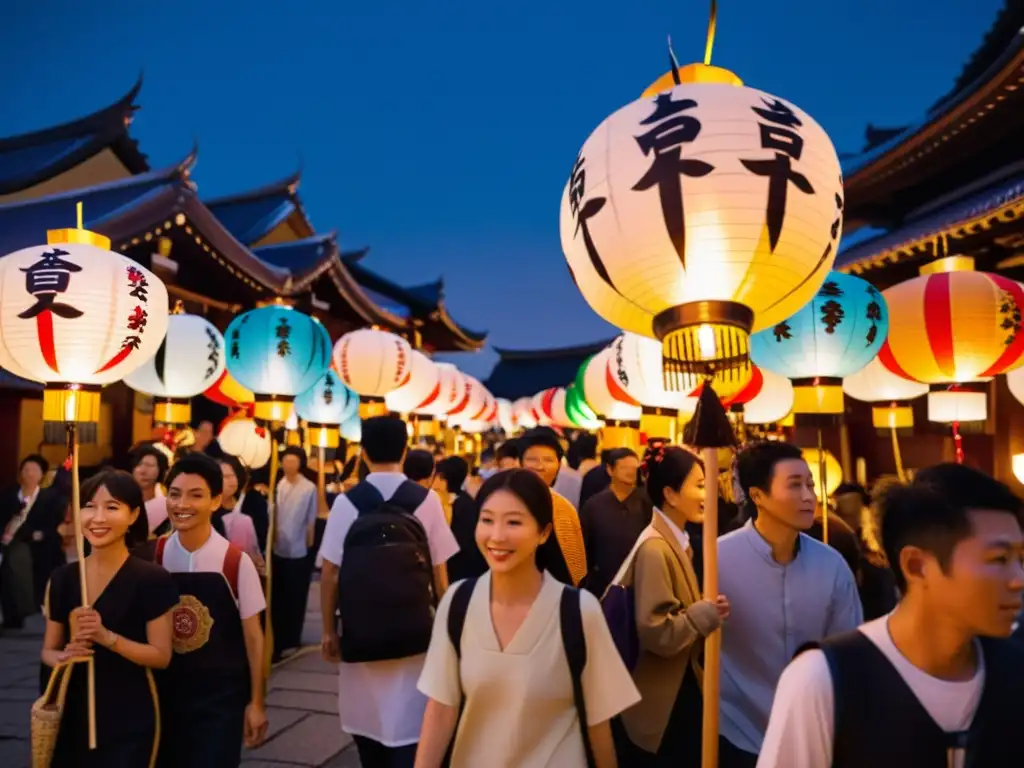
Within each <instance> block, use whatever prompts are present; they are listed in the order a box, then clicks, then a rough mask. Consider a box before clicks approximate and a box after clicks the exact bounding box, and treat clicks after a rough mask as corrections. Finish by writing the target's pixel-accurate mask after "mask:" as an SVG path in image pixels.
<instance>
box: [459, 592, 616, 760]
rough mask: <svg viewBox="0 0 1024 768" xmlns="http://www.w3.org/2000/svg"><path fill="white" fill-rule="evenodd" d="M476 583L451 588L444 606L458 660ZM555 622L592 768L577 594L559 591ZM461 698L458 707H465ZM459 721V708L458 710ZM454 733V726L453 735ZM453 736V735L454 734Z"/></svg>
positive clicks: (584, 651) (583, 637)
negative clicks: (559, 629)
mask: <svg viewBox="0 0 1024 768" xmlns="http://www.w3.org/2000/svg"><path fill="white" fill-rule="evenodd" d="M474 587H476V579H466V580H465V581H463V582H461V583H460V584H457V585H456V586H455V588H454V589H455V593H454V594H453V595H452V602H451V605H449V606H448V640H449V642H451V644H452V647H453V648H454V649H455V655H456V656H457V657H458V658H459V660H460V661H461V660H462V630H463V628H464V627H465V626H466V612H467V611H468V610H469V600H470V598H471V597H472V596H473V588H474ZM559 619H560V622H561V625H562V648H563V649H564V651H565V660H566V661H567V662H568V664H569V675H570V677H572V700H573V704H574V705H575V706H576V717H577V719H578V720H579V721H580V735H581V737H582V738H583V752H584V754H585V755H586V758H587V768H595V766H596V765H597V762H596V761H595V760H594V748H593V746H592V745H591V743H590V730H589V727H588V726H587V702H586V700H585V699H584V698H583V668H584V667H586V666H587V637H586V635H585V634H584V633H583V614H582V613H581V612H580V591H579V590H578V589H575V588H573V587H568V586H566V587H562V601H561V603H560V604H559ZM465 702H466V699H465V697H463V699H462V703H463V706H464V705H465ZM459 718H460V719H461V718H462V708H461V707H460V708H459ZM457 731H458V723H457V722H456V728H455V731H454V732H457ZM454 732H453V733H454ZM454 746H455V737H454V735H453V736H452V743H451V744H449V745H448V753H447V754H446V755H445V760H444V765H445V766H447V765H449V764H450V762H451V753H452V748H453V747H454Z"/></svg>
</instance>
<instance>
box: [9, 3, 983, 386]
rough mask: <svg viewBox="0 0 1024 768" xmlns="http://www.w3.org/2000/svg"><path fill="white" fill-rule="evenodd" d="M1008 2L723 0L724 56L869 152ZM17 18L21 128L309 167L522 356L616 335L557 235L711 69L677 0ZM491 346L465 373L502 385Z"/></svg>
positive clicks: (20, 14) (924, 99)
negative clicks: (675, 78) (86, 119)
mask: <svg viewBox="0 0 1024 768" xmlns="http://www.w3.org/2000/svg"><path fill="white" fill-rule="evenodd" d="M1000 4H1001V2H1000V0H776V2H764V0H722V1H721V2H720V8H719V32H718V40H717V43H716V46H715V59H714V60H715V63H718V64H721V65H722V66H726V67H728V68H730V69H732V70H734V71H735V72H736V73H737V74H739V75H740V76H741V77H742V78H743V79H744V80H745V81H746V82H747V83H748V84H749V85H751V86H753V87H757V88H761V89H764V90H767V91H769V92H772V93H776V94H778V95H780V96H783V97H786V98H788V99H791V100H792V101H794V102H795V103H797V104H799V105H800V106H801V107H802V108H803V109H805V110H806V111H807V112H809V113H810V114H811V115H812V116H814V117H815V118H816V119H817V120H818V122H820V123H821V124H822V125H823V126H824V127H825V129H826V130H827V131H829V133H830V134H831V135H832V138H833V140H834V142H835V144H836V147H837V148H838V149H839V150H840V151H856V150H858V149H860V147H861V144H862V136H863V130H864V126H865V124H866V123H867V122H868V121H871V122H874V123H875V124H876V125H883V126H889V125H901V124H904V123H906V122H908V121H910V120H913V119H915V118H917V117H919V116H920V115H921V114H922V113H923V112H924V110H925V109H927V107H928V106H929V105H930V104H931V103H932V102H933V101H934V100H935V99H936V98H937V97H938V96H940V95H941V94H943V93H944V92H945V91H946V90H948V89H949V87H950V86H951V84H952V82H953V80H954V78H955V77H956V76H957V75H958V74H959V72H960V70H961V68H962V66H963V63H964V62H965V60H966V58H967V56H968V55H969V54H970V52H971V51H973V50H974V49H975V48H976V47H977V46H978V44H979V43H980V41H981V39H982V36H983V34H984V32H985V30H987V29H988V27H989V26H990V24H991V23H992V21H993V19H994V18H995V14H996V12H997V10H998V7H999V6H1000ZM3 5H4V6H5V7H4V8H3V9H2V10H0V72H3V73H4V77H3V78H0V105H2V106H0V134H2V135H11V134H14V133H21V132H24V131H29V130H34V129H36V128H41V127H45V126H48V125H52V124H55V123H58V122H63V121H66V120H69V119H72V118H75V117H78V116H80V115H82V114H86V113H89V112H91V111H93V110H95V109H97V108H98V107H101V106H104V105H106V104H108V103H110V102H112V101H113V100H115V99H117V98H119V97H120V96H121V95H122V94H123V93H124V92H126V91H127V90H128V88H129V87H130V86H131V84H132V83H133V82H134V80H135V78H136V76H137V74H138V72H139V71H140V70H144V72H145V85H144V87H143V90H142V93H141V95H140V97H139V103H140V104H141V105H142V109H141V110H140V111H139V113H138V114H137V117H136V121H135V124H134V125H133V128H132V131H133V134H134V135H135V136H136V138H138V139H139V140H140V144H141V147H142V149H143V151H144V152H147V153H148V154H149V157H150V161H151V163H152V164H153V165H154V166H156V167H158V166H163V165H167V164H170V163H173V162H175V161H177V160H178V159H180V158H181V157H182V156H184V155H185V154H186V153H187V152H188V151H189V148H190V147H191V145H192V141H193V138H197V139H198V141H199V147H200V151H199V164H198V167H197V169H196V172H195V179H196V180H197V182H198V184H199V188H200V192H201V194H203V195H205V196H208V197H209V196H216V195H223V194H229V193H233V192H237V191H242V190H245V189H247V188H249V187H253V186H258V185H262V184H266V183H268V182H270V181H274V180H277V179H279V178H281V177H283V176H286V175H287V174H289V173H291V172H292V171H294V170H295V168H296V166H297V163H298V162H299V158H300V157H301V158H302V161H303V162H304V167H305V170H304V173H303V177H302V185H301V187H300V194H301V196H302V198H303V200H304V202H305V205H306V208H307V211H308V213H309V215H310V217H311V218H312V220H313V223H314V225H315V226H316V227H317V228H318V229H321V230H330V229H337V230H338V231H339V233H340V236H341V241H342V244H343V246H344V247H346V248H356V247H360V246H363V245H370V246H372V251H371V253H370V255H369V256H368V257H367V261H366V264H367V266H369V267H371V268H373V269H375V270H378V271H379V272H381V273H383V274H385V275H387V276H389V277H391V278H394V279H396V280H399V281H401V282H403V283H407V284H409V283H415V282H427V281H430V280H434V279H436V278H437V277H438V276H439V275H444V277H445V280H446V286H447V296H448V304H449V307H450V309H451V311H452V313H453V314H454V315H455V316H456V317H457V318H458V319H459V320H460V321H461V322H462V323H464V324H465V325H467V326H469V327H471V328H480V329H488V330H490V331H491V342H492V343H493V344H495V345H497V346H499V347H512V348H535V347H548V346H559V345H567V344H575V343H581V342H586V341H591V340H594V339H597V338H601V337H605V336H610V335H611V334H612V330H611V328H610V327H609V326H607V325H605V324H604V323H603V321H601V320H600V319H599V318H598V317H597V316H596V315H595V314H594V313H593V312H592V311H591V310H590V309H589V307H587V305H586V304H585V303H584V301H583V300H582V299H581V298H580V297H579V295H578V293H577V292H576V290H575V288H574V287H573V284H572V281H571V280H570V278H569V275H568V271H567V269H566V267H565V263H564V260H563V258H562V254H561V248H560V245H559V239H558V203H559V197H560V195H561V191H562V186H563V184H564V183H565V180H566V177H567V174H568V172H569V169H570V166H571V163H572V161H573V160H574V158H575V157H576V152H577V150H578V149H579V147H580V146H581V145H582V143H583V141H584V140H585V139H586V138H587V136H588V134H589V132H590V131H591V130H592V129H593V128H594V127H595V126H596V125H597V124H598V122H600V120H601V119H602V118H603V117H604V116H605V115H607V114H608V113H610V112H612V111H614V110H615V109H617V108H618V107H620V106H622V105H624V104H626V103H627V102H629V101H632V100H633V99H635V98H636V97H637V96H638V95H639V93H640V91H641V90H643V88H644V87H645V86H647V85H648V84H649V83H650V82H651V81H652V80H654V79H655V78H656V77H657V76H658V75H660V74H661V73H662V72H663V71H665V69H666V68H667V55H666V48H665V36H666V34H669V33H670V34H671V35H672V37H673V42H674V47H675V49H676V52H677V54H678V56H679V58H680V60H681V61H682V62H684V63H685V62H687V61H693V60H697V59H699V58H700V57H702V56H703V50H704V45H703V43H704V33H705V26H706V14H707V4H706V3H705V2H703V1H697V0H691V1H690V2H680V1H679V0H676V2H669V0H631V1H630V2H626V0H618V2H614V1H613V0H587V2H582V0H518V1H516V2H495V1H494V0H484V2H481V1H480V0H475V1H472V2H471V1H470V0H438V1H437V2H423V1H422V0H415V1H414V0H392V1H391V2H383V1H381V0H361V1H360V2H354V0H335V1H334V2H332V1H331V0H296V1H295V2H280V0H278V1H277V2H268V1H267V0H248V1H247V2H241V1H240V0H205V1H204V2H199V1H198V0H174V1H173V2H167V3H163V2H152V1H150V2H139V0H93V2H89V3H71V2H70V1H69V0H31V2H16V0H10V1H9V2H5V3H3ZM491 360H492V356H491V355H489V354H488V355H485V356H480V357H479V358H478V359H476V360H461V361H460V363H462V364H464V366H465V367H466V368H467V370H470V371H472V372H475V373H480V374H483V373H486V371H487V370H488V368H489V366H490V362H491Z"/></svg>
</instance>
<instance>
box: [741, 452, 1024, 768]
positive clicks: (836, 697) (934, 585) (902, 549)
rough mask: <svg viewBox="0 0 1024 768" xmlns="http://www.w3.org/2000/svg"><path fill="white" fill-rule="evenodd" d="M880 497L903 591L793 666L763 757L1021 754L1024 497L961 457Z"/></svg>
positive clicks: (922, 764) (765, 767)
mask: <svg viewBox="0 0 1024 768" xmlns="http://www.w3.org/2000/svg"><path fill="white" fill-rule="evenodd" d="M879 506H880V509H881V512H882V545H883V547H884V548H885V552H886V556H887V558H888V560H889V562H890V563H892V564H893V571H894V573H895V576H896V582H897V586H898V588H899V590H900V592H901V594H902V599H901V600H900V602H899V604H898V605H897V606H896V609H895V610H894V611H893V612H892V613H890V614H889V615H888V616H884V617H882V618H880V619H876V620H874V621H869V622H868V623H866V624H864V625H863V626H861V627H860V628H859V629H858V630H856V631H854V632H850V633H848V634H846V635H840V636H839V637H835V638H829V639H828V640H826V641H825V642H824V643H823V644H822V648H821V650H807V651H805V652H804V653H802V654H799V655H798V656H797V658H796V659H794V661H793V662H792V663H791V664H790V665H789V667H787V668H786V670H785V672H784V673H783V674H782V678H781V679H780V681H779V685H778V688H777V689H776V692H775V700H774V703H773V705H772V713H771V720H770V722H769V724H768V731H767V734H766V735H765V739H764V745H763V747H762V750H761V756H760V760H759V762H758V766H760V767H761V768H782V766H787V768H788V767H789V766H815V767H817V766H822V768H827V766H833V768H848V767H849V768H853V767H854V766H855V767H856V768H861V766H865V765H870V766H872V768H896V767H897V766H899V767H903V766H910V765H913V766H915V768H933V766H934V768H945V766H947V765H952V766H964V765H976V766H993V768H994V767H995V766H1011V765H1014V766H1017V765H1024V742H1022V741H1021V739H1020V733H1021V732H1022V730H1024V707H1022V706H1021V704H1020V692H1021V690H1024V651H1022V649H1021V648H1020V647H1019V646H1017V645H1015V644H1014V643H1012V642H1009V641H1007V640H1006V639H1005V638H1007V637H1009V636H1010V633H1011V630H1012V627H1013V623H1014V619H1015V618H1016V616H1017V614H1018V613H1019V612H1020V610H1021V606H1022V593H1024V562H1022V555H1024V531H1022V526H1024V506H1022V503H1021V501H1020V499H1018V498H1017V497H1016V496H1015V495H1014V494H1013V493H1012V492H1011V491H1010V490H1009V489H1008V488H1007V487H1006V486H1005V485H1003V484H1002V483H1000V482H998V481H996V480H994V479H992V478H991V477H988V476H987V475H985V474H983V473H982V472H979V471H978V470H975V469H972V468H970V467H966V466H964V465H961V464H940V465H937V466H934V467H929V468H927V469H925V470H922V471H921V472H919V473H918V474H917V476H916V477H915V478H914V482H913V484H912V485H910V486H894V487H892V488H890V489H888V490H887V491H886V493H885V495H884V496H883V497H882V499H881V502H880V505H879Z"/></svg>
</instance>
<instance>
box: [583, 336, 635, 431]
mask: <svg viewBox="0 0 1024 768" xmlns="http://www.w3.org/2000/svg"><path fill="white" fill-rule="evenodd" d="M611 356H612V348H611V347H605V348H604V349H602V350H601V351H600V352H598V353H597V354H596V355H594V356H593V357H592V358H591V359H590V362H589V363H588V364H587V369H586V371H585V372H584V374H583V395H584V397H585V398H586V400H587V403H588V404H589V405H590V407H591V408H592V409H593V411H594V413H595V414H597V417H598V418H599V419H603V420H604V421H607V422H610V423H617V422H629V423H632V422H635V423H637V424H639V422H640V414H641V407H640V404H639V403H636V402H635V401H634V402H633V403H632V404H631V403H629V402H625V401H624V399H626V398H628V395H626V394H625V392H623V391H622V389H621V387H620V386H619V385H618V383H617V382H616V381H615V379H614V378H612V376H611V374H610V373H609V369H608V363H609V360H610V359H611ZM612 387H614V388H615V390H616V392H618V393H619V396H618V397H616V396H615V394H613V392H612Z"/></svg>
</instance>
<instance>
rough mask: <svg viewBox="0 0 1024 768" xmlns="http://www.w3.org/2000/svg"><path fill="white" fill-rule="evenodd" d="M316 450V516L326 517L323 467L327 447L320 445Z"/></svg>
mask: <svg viewBox="0 0 1024 768" xmlns="http://www.w3.org/2000/svg"><path fill="white" fill-rule="evenodd" d="M317 451H318V454H317V470H316V490H317V494H318V495H319V497H320V498H319V501H318V506H319V509H318V510H317V517H322V518H326V517H327V512H328V509H327V470H326V467H325V465H326V463H327V458H326V457H327V449H326V448H324V447H323V446H322V445H321V446H319V447H318V448H317Z"/></svg>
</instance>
